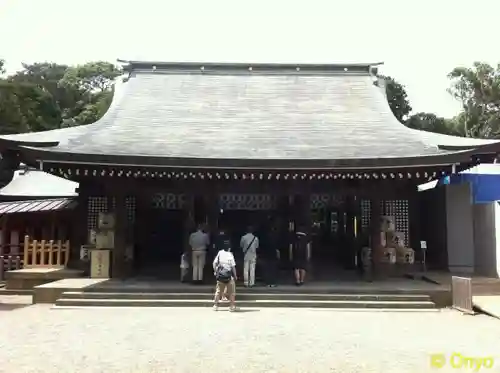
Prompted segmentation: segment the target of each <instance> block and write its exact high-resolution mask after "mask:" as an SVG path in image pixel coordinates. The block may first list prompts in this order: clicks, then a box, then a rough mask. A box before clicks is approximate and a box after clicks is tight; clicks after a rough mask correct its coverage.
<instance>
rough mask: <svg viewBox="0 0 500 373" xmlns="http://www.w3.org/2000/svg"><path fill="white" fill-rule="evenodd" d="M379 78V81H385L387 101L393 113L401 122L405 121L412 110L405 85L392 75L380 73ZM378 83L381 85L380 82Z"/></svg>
mask: <svg viewBox="0 0 500 373" xmlns="http://www.w3.org/2000/svg"><path fill="white" fill-rule="evenodd" d="M378 78H379V81H380V80H382V81H383V82H384V85H385V93H386V96H387V101H388V102H389V106H390V108H391V110H392V113H393V114H394V116H395V117H396V118H398V120H399V121H400V122H401V123H404V121H405V120H406V119H407V118H408V115H409V114H410V112H411V110H412V107H411V105H410V101H409V100H408V94H407V93H406V89H405V87H404V86H403V85H402V84H400V83H398V82H397V81H396V80H395V79H393V78H391V77H390V76H384V75H380V76H379V77H378ZM377 85H379V83H378V82H377Z"/></svg>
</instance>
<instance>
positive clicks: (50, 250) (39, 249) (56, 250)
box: [23, 236, 70, 268]
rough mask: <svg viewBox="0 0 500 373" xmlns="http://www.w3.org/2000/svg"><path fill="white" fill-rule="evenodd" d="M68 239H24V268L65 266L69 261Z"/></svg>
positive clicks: (27, 237)
mask: <svg viewBox="0 0 500 373" xmlns="http://www.w3.org/2000/svg"><path fill="white" fill-rule="evenodd" d="M69 248H70V244H69V241H61V240H58V241H53V240H50V241H45V240H41V241H37V240H30V238H29V236H26V237H25V239H24V258H23V259H24V268H33V267H61V268H63V267H66V266H67V265H68V261H69Z"/></svg>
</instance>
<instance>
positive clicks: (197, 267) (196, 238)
mask: <svg viewBox="0 0 500 373" xmlns="http://www.w3.org/2000/svg"><path fill="white" fill-rule="evenodd" d="M209 245H210V238H209V236H208V234H207V233H206V232H205V227H204V225H203V224H200V225H198V229H197V230H196V232H193V233H191V235H190V236H189V246H190V247H191V250H192V253H191V265H192V266H193V282H195V283H201V282H203V269H204V268H205V262H206V260H207V248H208V246H209Z"/></svg>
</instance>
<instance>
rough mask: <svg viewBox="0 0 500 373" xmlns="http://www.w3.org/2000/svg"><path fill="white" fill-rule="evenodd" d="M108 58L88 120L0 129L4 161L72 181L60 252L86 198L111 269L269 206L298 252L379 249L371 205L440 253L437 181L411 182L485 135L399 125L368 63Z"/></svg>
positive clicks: (264, 212)
mask: <svg viewBox="0 0 500 373" xmlns="http://www.w3.org/2000/svg"><path fill="white" fill-rule="evenodd" d="M121 62H122V63H124V70H125V72H126V76H125V77H124V78H123V79H121V80H120V81H119V82H118V83H117V85H116V88H115V97H114V99H113V102H112V104H111V107H110V108H109V110H108V111H107V113H106V114H105V115H104V116H103V117H102V118H101V119H99V120H98V121H97V122H95V123H92V124H88V125H81V126H77V127H70V128H61V129H57V130H51V131H46V132H39V133H25V134H17V135H6V136H2V137H0V152H1V155H2V161H1V166H2V170H3V171H4V173H5V172H7V173H8V172H9V171H12V170H14V169H17V167H18V166H19V164H20V163H25V164H28V165H30V166H34V167H37V168H38V169H40V170H43V171H45V172H48V173H50V174H53V175H56V176H60V177H63V178H66V179H70V180H74V181H76V182H78V183H79V189H78V206H77V207H76V209H75V210H74V211H73V214H72V219H73V221H72V227H73V229H72V233H71V235H72V237H71V258H70V265H74V264H75V263H77V262H78V260H79V251H80V247H81V246H82V245H86V244H89V243H91V242H89V240H90V237H91V234H90V233H91V232H92V231H95V229H96V228H97V220H98V216H99V213H102V212H113V213H114V216H115V227H114V230H115V232H114V244H113V246H114V247H113V248H112V268H111V273H112V276H113V277H123V276H125V277H126V276H130V275H132V273H134V270H136V269H138V270H140V269H141V268H145V267H148V266H151V265H154V264H155V263H163V262H165V263H167V262H168V263H175V264H176V265H177V264H178V260H179V257H180V254H181V253H182V251H183V250H185V248H186V247H185V246H186V245H187V236H188V234H189V233H190V232H191V231H192V230H193V229H194V228H195V226H196V224H197V223H206V224H207V225H208V227H209V228H210V230H211V232H214V231H215V230H216V229H217V228H218V227H224V228H225V229H226V230H228V231H229V232H230V233H231V235H233V236H234V237H238V236H239V235H241V234H242V233H243V230H244V229H245V226H247V225H248V224H252V225H254V226H256V227H257V228H258V229H266V228H268V227H267V226H266V224H268V223H269V222H270V221H272V222H273V224H277V225H278V226H279V232H280V234H281V236H282V242H283V247H280V248H279V249H280V250H284V252H285V251H286V237H287V235H288V234H289V233H290V232H291V231H293V229H294V228H295V227H296V226H298V225H304V226H306V227H307V228H308V229H310V231H311V233H312V234H313V236H314V247H313V260H316V261H317V262H320V263H321V264H322V265H323V266H328V265H332V266H333V265H336V266H343V267H353V266H355V265H356V264H355V262H356V257H357V254H356V253H357V252H358V251H359V249H360V247H364V246H369V247H371V248H372V250H379V249H380V250H382V251H383V250H385V249H386V247H385V246H387V243H384V242H381V241H383V240H382V239H381V236H380V229H381V228H380V224H381V217H382V216H384V217H390V220H391V222H390V224H392V225H393V228H392V230H393V231H394V232H397V235H396V238H398V239H399V241H398V245H399V246H400V247H402V248H407V249H411V248H413V250H415V251H418V249H419V248H420V242H421V241H424V240H425V241H426V242H427V245H428V260H429V262H430V264H434V265H435V266H437V267H439V266H445V265H446V264H445V263H444V262H445V261H446V252H444V253H443V239H442V233H441V231H442V230H445V229H446V227H445V224H444V223H442V221H443V220H442V219H443V211H442V205H443V196H442V195H440V194H439V193H438V192H436V193H434V194H432V195H431V194H426V196H424V195H423V194H422V193H418V190H417V186H418V185H420V184H423V183H425V182H427V181H429V180H433V179H436V178H440V177H443V176H446V175H450V174H452V173H455V172H459V171H461V170H464V169H468V168H470V167H472V166H474V165H476V164H478V163H482V162H491V161H492V160H493V159H494V158H495V157H496V155H497V153H498V152H499V150H500V144H498V142H495V141H487V140H479V139H469V138H460V137H453V136H447V135H440V134H433V133H428V132H423V131H419V130H415V129H410V128H407V127H405V126H404V125H403V124H402V123H400V122H399V121H398V120H397V119H396V118H395V117H394V115H393V113H392V112H391V109H390V107H389V105H388V102H387V97H386V96H385V89H384V84H383V81H378V78H377V76H376V73H375V67H376V65H378V64H368V63H367V64H250V63H248V64H245V63H170V62H147V61H121ZM424 194H425V193H424ZM448 229H450V227H448ZM382 256H384V252H382ZM283 257H286V255H283Z"/></svg>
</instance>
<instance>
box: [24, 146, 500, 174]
mask: <svg viewBox="0 0 500 373" xmlns="http://www.w3.org/2000/svg"><path fill="white" fill-rule="evenodd" d="M21 149H22V151H23V153H25V155H26V156H28V157H29V158H31V159H33V160H37V159H40V160H43V161H45V162H47V163H72V164H81V165H82V166H83V165H89V166H90V165H94V166H95V165H98V166H110V167H116V166H118V167H141V166H146V167H153V168H154V167H167V168H200V169H203V168H219V169H276V170H292V169H296V170H314V169H316V170H336V169H337V170H369V169H390V168H414V167H434V166H446V165H451V164H454V163H468V162H471V161H472V156H473V155H474V154H476V152H475V151H473V150H467V151H454V152H444V153H443V154H435V155H428V156H414V157H404V158H402V157H397V158H350V159H216V158H211V159H207V158H180V157H164V156H138V155H113V154H106V155H103V154H77V153H67V152H54V151H51V150H50V149H44V148H35V147H21ZM499 150H500V149H499Z"/></svg>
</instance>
